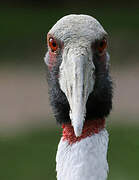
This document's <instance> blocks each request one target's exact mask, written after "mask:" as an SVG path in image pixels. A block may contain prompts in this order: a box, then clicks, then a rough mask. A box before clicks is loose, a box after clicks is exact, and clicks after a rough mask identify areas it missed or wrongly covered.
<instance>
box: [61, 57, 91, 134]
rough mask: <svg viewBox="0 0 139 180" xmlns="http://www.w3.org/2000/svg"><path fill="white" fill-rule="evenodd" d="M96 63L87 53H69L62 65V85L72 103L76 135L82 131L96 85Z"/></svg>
mask: <svg viewBox="0 0 139 180" xmlns="http://www.w3.org/2000/svg"><path fill="white" fill-rule="evenodd" d="M93 73H94V64H93V61H92V60H90V59H89V57H88V56H86V55H68V56H67V57H66V59H63V62H62V64H61V66H60V79H59V83H60V87H61V89H62V91H63V92H64V93H65V95H66V97H67V99H68V102H69V104H70V119H71V122H72V126H73V128H74V133H75V135H76V137H78V136H80V135H81V133H82V128H83V124H84V121H85V115H86V102H87V99H88V96H89V94H90V93H91V92H92V91H93V87H94V79H93Z"/></svg>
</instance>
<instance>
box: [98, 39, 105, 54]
mask: <svg viewBox="0 0 139 180" xmlns="http://www.w3.org/2000/svg"><path fill="white" fill-rule="evenodd" d="M106 48H107V40H106V39H103V40H102V41H100V42H99V44H98V51H99V53H100V54H102V53H103V52H104V51H105V49H106Z"/></svg>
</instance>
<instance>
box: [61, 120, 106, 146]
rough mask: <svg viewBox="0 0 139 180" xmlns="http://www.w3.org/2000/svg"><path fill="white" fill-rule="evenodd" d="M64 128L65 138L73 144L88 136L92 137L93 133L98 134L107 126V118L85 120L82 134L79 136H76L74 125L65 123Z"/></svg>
mask: <svg viewBox="0 0 139 180" xmlns="http://www.w3.org/2000/svg"><path fill="white" fill-rule="evenodd" d="M62 128H63V140H64V141H68V143H69V144H73V143H75V142H77V141H80V140H82V139H84V138H86V137H90V136H92V135H93V134H98V133H99V132H100V131H101V130H102V129H104V128H105V119H96V120H88V121H85V123H84V127H83V130H82V134H81V136H79V137H76V136H75V133H74V129H73V126H72V125H71V124H64V125H63V126H62Z"/></svg>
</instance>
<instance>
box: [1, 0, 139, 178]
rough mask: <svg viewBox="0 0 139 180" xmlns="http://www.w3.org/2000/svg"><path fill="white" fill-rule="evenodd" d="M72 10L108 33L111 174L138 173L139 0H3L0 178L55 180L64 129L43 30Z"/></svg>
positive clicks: (125, 176)
mask: <svg viewBox="0 0 139 180" xmlns="http://www.w3.org/2000/svg"><path fill="white" fill-rule="evenodd" d="M71 13H77V14H79V13H81V14H89V15H92V16H94V17H95V18H97V19H98V20H99V21H100V22H101V24H102V25H103V26H104V28H105V29H106V31H107V32H108V34H109V53H110V57H111V74H112V78H113V81H114V106H113V111H112V113H111V115H110V117H109V118H108V120H107V128H108V131H109V134H110V143H109V149H108V161H109V166H110V172H109V178H108V179H109V180H117V179H118V180H125V179H126V180H131V179H132V180H138V179H139V171H138V164H139V155H138V152H139V118H138V117H139V94H138V92H139V80H138V79H139V78H138V77H139V61H138V55H139V53H138V52H139V48H138V42H139V35H138V33H139V5H138V2H137V1H132V2H126V1H119V0H118V1H116V2H112V1H105V2H101V1H99V2H98V1H85V2H84V1H76V2H75V1H73V0H71V1H64V0H63V1H41V0H40V1H26V2H25V1H22V0H21V1H8V0H5V1H4V2H1V3H0V92H1V93H0V180H38V179H48V180H53V179H56V172H55V154H56V150H57V144H58V142H59V139H60V136H61V128H60V127H57V126H56V124H55V119H54V117H53V113H52V111H51V108H50V106H49V100H48V88H47V82H46V73H45V71H46V69H45V64H44V61H43V57H44V55H45V53H46V51H47V45H46V35H47V32H48V30H49V29H50V28H51V27H52V26H53V24H55V22H56V21H57V20H58V19H60V18H61V17H63V16H64V15H67V14H71Z"/></svg>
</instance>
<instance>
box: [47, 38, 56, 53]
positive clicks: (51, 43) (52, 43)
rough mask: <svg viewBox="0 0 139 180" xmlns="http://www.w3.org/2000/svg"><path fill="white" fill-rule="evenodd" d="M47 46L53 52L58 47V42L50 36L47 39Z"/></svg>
mask: <svg viewBox="0 0 139 180" xmlns="http://www.w3.org/2000/svg"><path fill="white" fill-rule="evenodd" d="M48 44H49V47H50V48H51V50H52V52H55V51H56V50H57V49H58V44H57V42H56V40H55V39H54V38H53V37H50V38H49V40H48Z"/></svg>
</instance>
